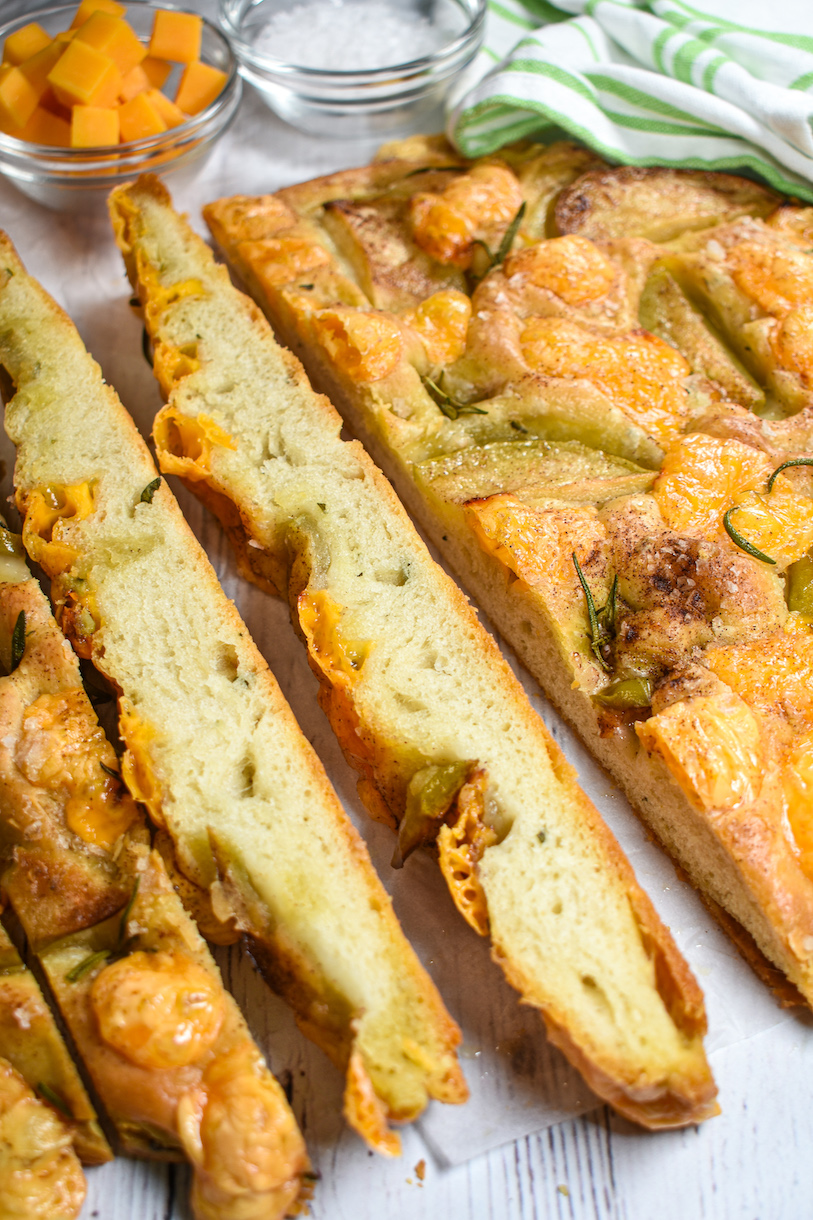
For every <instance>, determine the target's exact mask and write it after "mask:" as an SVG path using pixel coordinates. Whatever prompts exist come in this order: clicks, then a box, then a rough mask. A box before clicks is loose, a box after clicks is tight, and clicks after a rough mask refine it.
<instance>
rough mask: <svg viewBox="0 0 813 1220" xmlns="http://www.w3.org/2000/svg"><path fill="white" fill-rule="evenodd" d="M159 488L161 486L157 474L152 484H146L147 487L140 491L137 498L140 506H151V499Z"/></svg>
mask: <svg viewBox="0 0 813 1220" xmlns="http://www.w3.org/2000/svg"><path fill="white" fill-rule="evenodd" d="M160 486H161V476H160V474H159V475H158V477H157V478H155V479H153V480H152V482H151V483H148V484H147V486H146V487H145V488H144V490H143V491H142V493H141V496H140V498H139V503H140V504H152V498H153V496H154V495H155V493H156V492H157V491H158V488H159V487H160Z"/></svg>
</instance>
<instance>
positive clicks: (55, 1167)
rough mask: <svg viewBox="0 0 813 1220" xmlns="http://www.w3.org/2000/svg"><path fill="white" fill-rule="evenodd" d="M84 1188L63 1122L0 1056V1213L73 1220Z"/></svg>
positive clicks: (24, 1219)
mask: <svg viewBox="0 0 813 1220" xmlns="http://www.w3.org/2000/svg"><path fill="white" fill-rule="evenodd" d="M85 1193H86V1186H85V1177H84V1174H83V1173H82V1166H81V1165H80V1164H79V1159H78V1157H77V1155H76V1152H75V1151H74V1149H73V1148H72V1147H71V1132H70V1129H69V1127H68V1125H67V1124H66V1123H65V1122H64V1121H63V1120H62V1118H61V1117H60V1115H59V1114H58V1111H57V1109H56V1108H55V1107H54V1106H53V1104H51V1103H48V1102H46V1101H45V1100H43V1098H42V1096H41V1095H38V1094H37V1093H36V1092H35V1090H34V1088H33V1087H32V1085H31V1084H29V1083H28V1082H27V1081H26V1079H25V1078H24V1076H23V1075H22V1073H21V1072H19V1071H18V1070H17V1069H16V1068H14V1067H12V1065H11V1063H9V1061H8V1060H7V1059H5V1058H4V1057H3V1056H2V1055H0V1216H3V1217H4V1218H5V1217H8V1220H41V1218H42V1217H43V1216H50V1217H53V1220H75V1218H76V1217H77V1216H78V1215H79V1212H80V1211H81V1210H82V1204H83V1203H84V1201H85Z"/></svg>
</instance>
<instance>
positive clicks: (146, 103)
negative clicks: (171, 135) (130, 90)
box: [119, 93, 167, 140]
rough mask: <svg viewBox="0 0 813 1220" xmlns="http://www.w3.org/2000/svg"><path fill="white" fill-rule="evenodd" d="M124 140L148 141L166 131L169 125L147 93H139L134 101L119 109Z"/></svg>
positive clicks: (125, 103)
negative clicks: (150, 137) (149, 138)
mask: <svg viewBox="0 0 813 1220" xmlns="http://www.w3.org/2000/svg"><path fill="white" fill-rule="evenodd" d="M119 119H120V122H121V138H122V140H146V139H147V138H148V137H149V136H159V135H160V134H161V132H162V131H166V129H167V124H166V123H165V122H164V119H163V118H162V117H161V115H160V114H159V112H158V109H157V107H156V106H155V105H154V104H153V103H152V102H151V101H150V99H149V97H148V96H147V94H146V93H138V94H136V96H135V97H134V98H133V99H132V101H129V102H124V104H123V105H122V106H120V107H119Z"/></svg>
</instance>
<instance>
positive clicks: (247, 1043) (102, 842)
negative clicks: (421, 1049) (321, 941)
mask: <svg viewBox="0 0 813 1220" xmlns="http://www.w3.org/2000/svg"><path fill="white" fill-rule="evenodd" d="M15 541H16V542H17V543H19V541H20V540H19V539H16V536H14V535H11V534H9V533H8V531H6V530H4V531H3V533H2V535H0V542H1V543H2V545H3V546H4V547H6V548H9V547H11V546H13V545H14V544H15ZM21 550H22V547H21V545H20V551H21ZM5 558H6V566H7V564H8V558H7V557H5ZM17 563H18V564H19V566H20V567H21V568H22V573H23V574H25V578H24V579H23V580H19V579H18V578H17V576H16V575H15V576H13V577H12V579H8V578H6V579H2V577H3V576H4V575H5V576H6V577H8V573H7V572H3V573H0V657H2V660H3V663H4V665H6V666H7V668H8V672H7V673H6V674H5V676H3V677H0V738H1V739H2V741H1V742H0V789H1V790H2V805H1V806H0V843H2V850H1V851H0V863H2V866H3V872H2V886H3V889H4V891H5V892H6V893H7V894H8V898H9V901H10V903H11V904H12V906H13V909H14V912H15V914H16V916H17V918H18V920H19V922H20V924H21V925H22V928H23V929H24V931H25V933H26V936H27V938H28V941H29V945H30V947H31V950H32V952H33V953H34V954H35V956H36V958H37V959H38V961H39V963H40V965H41V967H42V969H43V971H44V973H45V976H46V978H47V980H48V984H49V987H50V989H51V992H52V994H53V995H54V997H55V999H56V1001H57V1003H58V1005H59V1008H60V1010H61V1013H62V1016H63V1018H64V1020H65V1023H66V1026H67V1028H68V1030H69V1032H70V1034H71V1037H72V1038H73V1042H74V1045H75V1046H76V1049H77V1052H78V1053H79V1055H80V1056H81V1058H82V1060H83V1062H84V1064H85V1067H86V1069H87V1071H88V1074H89V1076H90V1078H91V1080H92V1082H93V1084H94V1087H95V1089H96V1093H97V1095H98V1096H99V1098H100V1099H101V1101H102V1103H103V1105H104V1107H105V1108H106V1110H107V1113H108V1116H109V1118H110V1120H111V1122H112V1123H113V1126H114V1128H115V1131H116V1135H117V1138H118V1142H119V1146H120V1148H121V1149H122V1150H123V1151H124V1152H127V1153H130V1154H131V1155H135V1156H141V1157H149V1158H157V1159H163V1160H167V1159H168V1160H178V1159H181V1158H183V1157H184V1156H187V1157H188V1158H189V1159H190V1160H191V1161H192V1164H193V1166H194V1170H195V1174H194V1181H193V1189H192V1206H193V1210H194V1212H195V1215H196V1217H197V1220H208V1218H209V1217H215V1216H216V1217H218V1218H220V1220H229V1218H231V1220H243V1217H247V1216H248V1217H251V1216H257V1217H260V1216H263V1217H275V1216H282V1215H283V1214H285V1212H286V1211H287V1210H288V1208H289V1206H290V1205H291V1204H293V1203H294V1201H295V1200H296V1198H297V1195H298V1194H299V1191H300V1186H301V1180H302V1174H303V1173H304V1172H305V1171H306V1170H307V1157H306V1155H305V1149H304V1144H303V1141H302V1137H301V1135H300V1133H299V1131H298V1129H297V1126H296V1122H295V1120H294V1117H293V1115H292V1113H291V1111H290V1109H289V1107H288V1104H287V1102H286V1099H285V1095H284V1093H283V1091H282V1089H281V1088H280V1086H279V1084H278V1083H277V1082H276V1081H275V1080H274V1078H273V1076H272V1075H271V1073H270V1072H269V1071H268V1068H267V1067H266V1065H265V1063H264V1061H263V1058H262V1055H261V1053H260V1051H259V1049H258V1048H257V1047H256V1045H255V1044H254V1042H253V1040H252V1038H251V1035H250V1033H249V1031H248V1028H247V1026H246V1023H245V1021H244V1020H243V1017H242V1015H241V1013H240V1011H239V1009H238V1007H237V1005H236V1004H235V1002H234V1000H233V999H232V998H231V996H229V995H228V993H227V992H226V991H225V989H224V987H223V984H222V982H221V979H220V975H219V973H218V970H217V967H216V965H215V963H214V961H213V960H212V958H211V955H210V954H209V951H208V949H207V948H206V945H205V944H204V942H203V939H202V938H201V936H200V934H199V933H198V931H197V929H196V928H195V926H194V924H193V922H192V920H191V919H190V918H189V916H188V915H187V914H186V912H185V910H184V908H183V905H182V903H181V901H180V898H179V897H178V895H177V894H176V893H175V890H174V889H173V887H172V884H171V882H170V881H169V878H168V876H167V873H166V870H165V868H164V864H163V861H162V859H161V857H160V856H159V855H158V853H157V852H154V851H151V850H150V847H149V833H148V828H147V823H146V816H145V814H144V812H143V811H142V810H140V809H139V808H138V807H137V805H136V804H135V802H134V801H133V799H132V797H130V795H129V794H128V793H127V792H126V790H125V789H124V786H123V784H122V781H121V777H120V774H119V770H118V763H117V760H116V756H115V753H114V751H113V748H112V746H111V745H110V744H109V742H108V741H107V740H106V738H105V736H104V734H103V733H102V731H101V728H100V727H99V724H98V722H97V720H96V715H95V712H94V710H93V708H92V706H91V704H90V701H89V699H88V697H87V695H86V694H85V691H84V689H83V687H82V682H81V678H80V674H79V664H78V661H77V659H76V656H75V655H74V653H73V651H72V649H71V647H70V645H69V644H68V642H67V641H66V639H65V638H64V636H63V635H62V632H61V631H60V629H59V627H58V626H57V624H56V622H55V621H54V619H53V618H52V616H51V613H50V607H49V605H48V602H47V600H46V598H45V596H44V595H43V593H42V592H41V590H40V588H39V586H38V584H37V582H36V581H35V580H33V579H31V578H30V577H29V575H28V573H27V570H26V568H25V564H24V562H23V561H22V559H18V560H17ZM2 982H3V979H2V978H1V977H0V983H2ZM1 995H2V989H1V988H0V996H1ZM0 1011H2V1010H0ZM46 1012H47V1010H46ZM49 1015H50V1014H49ZM51 1019H52V1020H53V1018H51ZM33 1020H34V1016H33V1014H31V1015H30V1021H33ZM4 1024H5V1023H4ZM40 1024H41V1022H40ZM0 1045H1V1043H0ZM29 1050H31V1047H30V1045H29ZM40 1091H41V1092H43V1095H44V1096H45V1097H46V1099H48V1098H49V1097H50V1099H51V1100H52V1101H56V1102H59V1101H60V1100H61V1101H62V1103H63V1105H64V1108H65V1110H66V1112H67V1113H70V1114H71V1115H76V1117H77V1118H78V1117H79V1115H78V1114H76V1109H77V1101H76V1099H75V1098H74V1097H73V1096H71V1095H69V1094H67V1093H66V1089H65V1087H64V1086H62V1087H60V1083H59V1082H57V1083H56V1084H50V1085H49V1082H48V1081H44V1084H43V1086H41V1089H40ZM79 1102H80V1104H81V1097H80V1099H79ZM85 1108H87V1103H86V1102H85Z"/></svg>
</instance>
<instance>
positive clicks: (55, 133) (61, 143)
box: [20, 106, 71, 148]
mask: <svg viewBox="0 0 813 1220" xmlns="http://www.w3.org/2000/svg"><path fill="white" fill-rule="evenodd" d="M20 139H21V140H30V141H31V142H32V144H50V145H51V146H52V147H55V148H70V146H71V125H70V123H69V122H68V121H67V120H66V119H62V118H60V117H59V115H56V114H52V113H51V111H50V110H46V109H45V107H44V106H37V109H36V110H35V111H34V113H33V114H32V115H31V118H30V119H29V120H28V122H27V123H26V125H25V127H24V128H23V130H22V132H21V134H20Z"/></svg>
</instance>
